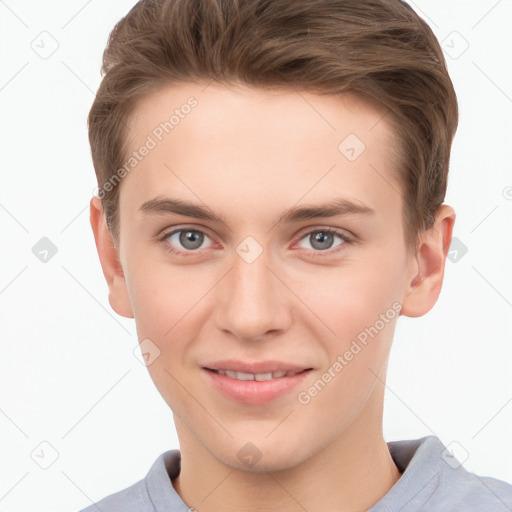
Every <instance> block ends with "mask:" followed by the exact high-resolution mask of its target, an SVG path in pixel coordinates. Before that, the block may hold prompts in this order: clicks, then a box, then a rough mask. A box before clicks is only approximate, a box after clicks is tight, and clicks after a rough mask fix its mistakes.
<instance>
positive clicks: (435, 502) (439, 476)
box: [80, 436, 512, 512]
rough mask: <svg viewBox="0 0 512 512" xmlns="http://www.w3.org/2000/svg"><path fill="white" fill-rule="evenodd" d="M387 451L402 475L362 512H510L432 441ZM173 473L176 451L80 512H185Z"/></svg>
mask: <svg viewBox="0 0 512 512" xmlns="http://www.w3.org/2000/svg"><path fill="white" fill-rule="evenodd" d="M388 448H389V451H390V453H391V456H392V457H393V460H394V462H395V464H396V466H397V467H398V469H399V470H400V472H402V476H401V477H400V479H399V480H398V482H397V483H396V484H395V485H394V486H393V487H392V488H391V489H390V490H389V491H388V493H387V494H386V495H385V496H384V497H383V498H382V499H381V500H379V502H378V503H376V504H375V505H374V506H373V507H372V508H370V509H369V510H368V512H398V511H400V512H470V511H471V512H512V485H510V484H508V483H506V482H502V481H501V480H497V479H495V478H490V477H483V476H478V475H475V474H474V473H470V472H469V471H467V470H466V469H465V468H464V467H463V466H462V465H460V463H459V461H458V460H457V459H456V458H455V457H453V455H452V454H451V453H450V452H449V451H448V450H447V449H446V448H445V446H444V445H443V443H441V441H440V440H439V439H438V438H437V437H435V436H427V437H423V438H421V439H416V440H407V441H391V442H389V443H388ZM179 472H180V452H179V450H170V451H167V452H165V453H163V454H162V455H160V456H159V457H158V459H157V460H156V461H155V462H154V464H153V465H152V466H151V469H150V470H149V472H148V474H147V475H146V477H145V478H144V479H142V480H139V481H138V482H137V483H135V484H133V485H132V486H130V487H128V488H126V489H124V490H122V491H119V492H116V493H114V494H111V495H110V496H107V497H105V498H103V499H102V500H100V501H98V502H97V503H95V504H93V505H91V506H89V507H87V508H85V509H83V510H81V511H80V512H125V511H126V512H128V511H129V512H189V511H190V509H189V508H188V507H187V505H185V503H184V502H183V500H182V499H181V498H180V496H179V494H178V493H177V492H176V491H175V490H174V487H173V486H172V482H171V479H173V478H175V477H176V476H177V475H178V474H179Z"/></svg>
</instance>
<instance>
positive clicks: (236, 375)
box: [215, 370, 298, 381]
mask: <svg viewBox="0 0 512 512" xmlns="http://www.w3.org/2000/svg"><path fill="white" fill-rule="evenodd" d="M215 372H216V373H220V374H221V375H226V377H231V378H232V379H237V380H257V381H262V380H271V379H280V378H281V377H288V376H289V375H295V374H296V373H298V372H284V371H283V370H278V371H276V372H269V373H245V372H234V371H233V370H215Z"/></svg>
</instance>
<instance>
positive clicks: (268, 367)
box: [204, 359, 312, 374]
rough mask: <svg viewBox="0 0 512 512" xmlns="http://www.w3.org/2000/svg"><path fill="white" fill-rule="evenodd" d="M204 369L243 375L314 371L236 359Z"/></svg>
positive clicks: (283, 364)
mask: <svg viewBox="0 0 512 512" xmlns="http://www.w3.org/2000/svg"><path fill="white" fill-rule="evenodd" d="M204 368H208V369H210V370H231V371H234V372H243V373H253V374H256V373H273V372H277V371H279V370H281V371H283V372H295V373H297V372H302V371H304V370H310V369H312V368H311V367H309V366H300V365H296V364H290V363H284V362H282V361H254V362H252V363H250V362H247V361H236V360H234V359H226V360H224V361H215V362H214V363H208V364H206V365H204Z"/></svg>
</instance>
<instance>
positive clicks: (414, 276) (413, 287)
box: [400, 205, 455, 317]
mask: <svg viewBox="0 0 512 512" xmlns="http://www.w3.org/2000/svg"><path fill="white" fill-rule="evenodd" d="M454 223H455V211H454V209H453V208H452V207H451V206H448V205H442V206H441V207H440V209H439V211H438V213H437V215H436V220H435V222H434V225H433V226H432V227H431V228H429V229H427V230H425V231H424V232H423V233H421V236H420V244H419V247H418V252H417V253H416V255H414V256H413V257H412V258H413V261H412V264H411V271H410V273H409V275H408V282H409V283H411V284H410V285H409V286H408V287H407V289H406V290H405V292H404V297H403V300H402V311H401V313H400V314H401V315H405V316H410V317H418V316H422V315H425V314H426V313H428V312H429V311H430V310H431V309H432V308H433V307H434V305H435V303H436V302H437V299H438V298H439V294H440V293H441V287H442V284H443V277H444V266H445V263H446V256H447V255H448V250H449V248H450V244H451V241H452V231H453V225H454Z"/></svg>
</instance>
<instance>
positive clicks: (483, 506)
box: [429, 466, 512, 512]
mask: <svg viewBox="0 0 512 512" xmlns="http://www.w3.org/2000/svg"><path fill="white" fill-rule="evenodd" d="M429 505H432V506H436V505H439V506H441V505H442V506H443V510H446V511H447V512H448V511H450V512H451V511H453V512H455V511H457V512H460V511H463V510H479V511H481V512H487V511H488V512H510V511H512V485H510V484H508V483H507V482H503V481H502V480H498V479H496V478H492V477H488V476H480V475H477V474H475V473H471V472H469V471H467V470H466V469H464V467H463V466H460V467H458V468H457V469H453V468H448V469H445V470H442V471H440V473H439V480H438V485H437V489H436V492H435V493H434V494H433V495H432V498H431V500H430V501H429Z"/></svg>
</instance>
